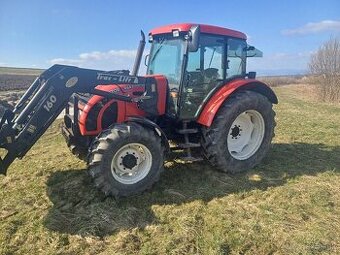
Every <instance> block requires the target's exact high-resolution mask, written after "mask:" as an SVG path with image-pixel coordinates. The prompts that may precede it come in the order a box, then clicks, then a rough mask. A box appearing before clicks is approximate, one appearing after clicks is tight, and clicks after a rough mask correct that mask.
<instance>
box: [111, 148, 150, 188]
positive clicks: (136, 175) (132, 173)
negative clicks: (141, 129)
mask: <svg viewBox="0 0 340 255" xmlns="http://www.w3.org/2000/svg"><path fill="white" fill-rule="evenodd" d="M151 165H152V155H151V152H150V150H149V149H148V148H147V147H146V146H145V145H143V144H140V143H130V144H126V145H124V146H122V147H121V148H120V149H119V150H118V151H117V152H116V153H115V154H114V156H113V158H112V162H111V173H112V175H113V177H114V178H115V179H116V180H118V181H119V182H121V183H124V184H133V183H136V182H138V181H140V180H142V179H143V178H144V177H145V176H146V175H147V174H148V172H149V171H150V168H151Z"/></svg>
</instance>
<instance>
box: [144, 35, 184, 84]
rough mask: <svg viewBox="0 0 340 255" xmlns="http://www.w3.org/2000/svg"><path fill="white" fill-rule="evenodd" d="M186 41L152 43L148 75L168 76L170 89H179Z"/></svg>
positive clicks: (165, 40) (156, 41)
mask: <svg viewBox="0 0 340 255" xmlns="http://www.w3.org/2000/svg"><path fill="white" fill-rule="evenodd" d="M183 54H184V40H183V39H180V38H175V39H173V38H171V39H170V38H169V39H167V38H164V37H163V38H160V39H157V40H154V41H153V43H152V47H151V51H150V56H149V64H148V71H147V74H162V75H164V76H166V78H167V79H168V82H169V87H170V89H172V88H177V89H178V87H179V83H180V80H181V69H182V60H183Z"/></svg>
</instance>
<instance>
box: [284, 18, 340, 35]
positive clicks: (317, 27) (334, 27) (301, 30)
mask: <svg viewBox="0 0 340 255" xmlns="http://www.w3.org/2000/svg"><path fill="white" fill-rule="evenodd" d="M325 31H332V32H340V21H336V20H323V21H320V22H315V23H313V22H310V23H307V24H305V25H304V26H302V27H298V28H294V29H285V30H282V31H281V33H282V34H283V35H306V34H316V33H321V32H325Z"/></svg>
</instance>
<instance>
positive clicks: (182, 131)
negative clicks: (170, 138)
mask: <svg viewBox="0 0 340 255" xmlns="http://www.w3.org/2000/svg"><path fill="white" fill-rule="evenodd" d="M176 132H177V133H179V134H182V135H184V134H195V133H198V129H197V128H188V129H176Z"/></svg>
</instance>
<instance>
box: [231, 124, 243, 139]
mask: <svg viewBox="0 0 340 255" xmlns="http://www.w3.org/2000/svg"><path fill="white" fill-rule="evenodd" d="M241 131H242V129H241V126H240V125H234V127H232V128H231V133H230V135H231V139H237V138H238V137H239V136H241Z"/></svg>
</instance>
